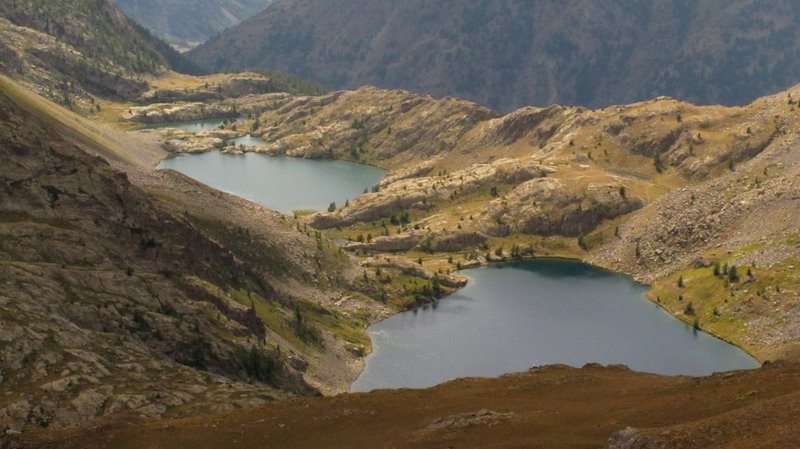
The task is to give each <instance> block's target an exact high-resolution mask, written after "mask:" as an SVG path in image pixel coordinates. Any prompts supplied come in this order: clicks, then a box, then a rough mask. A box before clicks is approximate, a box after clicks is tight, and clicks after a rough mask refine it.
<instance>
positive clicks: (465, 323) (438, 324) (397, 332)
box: [351, 259, 759, 392]
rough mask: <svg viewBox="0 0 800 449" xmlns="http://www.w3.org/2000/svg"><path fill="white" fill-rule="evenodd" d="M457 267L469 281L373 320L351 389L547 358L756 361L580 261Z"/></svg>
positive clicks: (701, 363) (695, 363)
mask: <svg viewBox="0 0 800 449" xmlns="http://www.w3.org/2000/svg"><path fill="white" fill-rule="evenodd" d="M461 274H463V275H464V276H466V277H467V278H468V279H469V284H468V285H467V287H466V288H464V289H463V290H460V291H459V292H457V293H455V294H452V295H450V296H448V297H447V298H445V299H443V300H441V301H438V302H436V303H433V304H431V305H429V306H427V307H424V308H421V309H418V310H415V311H409V312H404V313H401V314H399V315H395V316H393V317H391V318H389V319H387V320H385V321H383V322H380V323H378V324H375V325H373V326H371V327H370V328H369V330H368V332H369V335H370V338H372V343H373V349H374V350H373V352H372V354H370V355H369V356H368V357H367V359H366V368H365V370H364V372H363V373H362V375H361V377H359V378H358V380H357V381H356V382H355V383H353V384H352V386H351V390H352V391H354V392H356V391H370V390H373V389H379V388H403V387H412V388H418V387H419V388H422V387H428V386H431V385H435V384H438V383H441V382H444V381H448V380H452V379H456V378H461V377H473V376H478V377H491V376H498V375H502V374H505V373H510V372H517V371H525V370H527V369H529V368H531V367H535V366H543V365H551V364H566V365H571V366H576V367H580V366H583V365H585V364H587V363H601V364H606V365H607V364H624V365H627V366H629V367H630V368H631V369H634V370H636V371H644V372H652V373H660V374H670V375H677V374H685V375H698V376H700V375H709V374H711V373H713V372H719V371H730V370H736V369H746V368H756V367H758V366H759V363H758V362H757V361H756V360H755V359H753V358H752V357H750V356H749V355H748V354H746V353H745V352H744V351H742V350H740V349H739V348H737V347H735V346H733V345H730V344H728V343H726V342H724V341H722V340H719V339H717V338H715V337H712V336H711V335H708V334H706V333H704V332H699V331H696V330H695V329H693V328H692V327H691V326H688V325H686V324H685V323H683V322H681V321H679V320H677V319H676V318H674V317H672V316H670V315H669V314H668V313H666V312H665V311H663V310H662V309H660V308H659V307H657V306H656V305H655V304H653V303H651V302H649V301H648V300H647V299H646V298H645V297H644V294H645V292H646V290H647V288H646V287H645V286H642V285H639V284H636V283H634V282H632V281H631V280H630V279H629V278H627V277H625V276H621V275H618V274H614V273H610V272H607V271H604V270H600V269H597V268H594V267H591V266H589V265H586V264H583V263H580V262H573V261H566V260H552V259H540V260H535V261H528V262H513V263H507V264H501V265H494V266H490V267H485V268H479V269H471V270H465V271H463V272H461Z"/></svg>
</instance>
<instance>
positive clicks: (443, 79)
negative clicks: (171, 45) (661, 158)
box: [189, 0, 800, 111]
mask: <svg viewBox="0 0 800 449" xmlns="http://www.w3.org/2000/svg"><path fill="white" fill-rule="evenodd" d="M798 17H800V6H798V4H797V2H793V1H790V0H779V1H766V0H737V1H733V2H731V1H727V0H699V1H687V0H657V1H652V2H651V1H643V0H629V1H625V2H620V1H616V0H602V1H599V2H588V1H585V0H570V1H567V2H561V1H558V2H557V1H553V0H547V1H541V2H525V1H519V0H500V1H471V2H462V1H455V0H437V1H433V2H431V1H424V0H412V1H404V2H394V1H393V2H389V1H378V2H376V1H369V0H337V1H327V0H281V1H279V2H278V3H276V4H275V5H273V6H272V7H271V8H269V9H268V10H265V11H263V12H262V13H261V14H259V15H258V16H256V17H254V18H252V19H249V20H247V21H245V22H244V23H242V24H240V25H238V26H236V27H234V28H231V29H229V30H227V31H225V32H223V33H222V34H221V35H219V36H216V37H214V38H212V39H211V40H209V42H207V43H206V44H204V45H202V46H200V47H199V48H197V49H195V50H194V51H192V52H191V53H190V54H189V57H190V58H191V59H192V60H193V61H195V62H196V63H197V64H200V65H204V66H206V67H211V68H215V69H220V68H224V67H239V68H273V69H278V70H283V71H287V72H290V73H293V74H295V75H298V76H300V77H303V78H307V79H312V80H315V81H319V82H321V83H322V84H323V85H325V86H326V87H329V88H355V87H359V86H362V85H365V84H374V85H378V86H380V87H391V88H405V89H411V90H416V91H422V92H427V93H431V94H434V95H437V96H445V95H453V96H458V97H460V98H465V99H469V100H473V101H477V102H479V103H481V104H485V105H489V106H491V107H493V108H496V109H499V110H501V111H509V110H512V109H514V108H517V107H521V106H525V105H548V104H554V103H559V104H579V105H583V106H592V107H594V106H606V105H608V104H612V103H630V102H633V101H638V100H642V99H646V98H652V97H655V96H657V95H669V96H673V97H677V98H680V99H682V100H688V101H692V102H695V103H718V102H719V103H725V104H740V103H744V102H747V101H749V100H751V99H753V98H756V97H758V96H761V95H765V94H769V93H773V92H775V91H778V90H780V89H784V88H787V87H789V86H790V85H792V84H794V83H795V82H797V76H796V73H797V72H798V71H799V70H800V36H798V30H797V28H796V27H795V26H794V25H793V24H794V23H795V22H796V21H797V19H798Z"/></svg>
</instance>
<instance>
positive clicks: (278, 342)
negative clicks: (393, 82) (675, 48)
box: [0, 0, 800, 449]
mask: <svg viewBox="0 0 800 449" xmlns="http://www.w3.org/2000/svg"><path fill="white" fill-rule="evenodd" d="M217 3H221V2H217ZM284 3H286V2H281V1H279V2H278V5H276V6H274V7H271V8H270V9H269V10H268V11H267V13H268V14H273V13H275V11H280V10H281V7H282V6H281V5H283V4H284ZM59 11H63V13H59ZM739 12H741V11H739ZM728 13H731V11H727V12H726V14H728ZM737 14H738V13H737ZM0 16H3V17H4V18H2V19H0V36H2V40H0V54H2V55H3V58H2V59H0V153H2V154H1V156H2V161H3V163H2V165H0V449H23V448H24V449H29V448H30V449H44V448H56V447H58V448H70V447H76V448H77V447H81V448H94V447H96V448H100V447H108V448H111V447H113V448H125V447H143V446H145V447H199V448H205V447H208V448H211V447H223V446H224V447H228V446H230V445H233V446H234V447H282V448H286V447H463V446H468V447H565V448H567V447H570V448H595V447H604V445H605V447H606V448H609V449H665V448H668V447H676V446H677V447H686V448H694V447H697V448H701V447H703V448H705V447H719V448H723V447H724V448H742V449H744V448H751V447H753V448H754V447H776V448H784V447H793V446H794V445H796V443H798V441H800V433H798V431H797V429H795V428H794V426H792V425H791V423H793V422H795V421H796V418H797V411H798V401H797V396H798V391H800V390H799V388H800V375H798V374H800V372H798V367H797V363H798V361H800V275H799V274H798V273H800V271H798V269H797V267H798V264H799V263H800V208H798V207H797V206H798V203H800V193H799V192H800V185H798V183H800V151H798V148H800V142H798V140H797V139H798V135H800V85H799V86H795V87H791V88H789V89H787V90H784V91H780V92H777V93H774V94H772V95H769V96H764V97H761V98H758V99H755V100H753V101H752V102H750V103H748V104H746V105H741V106H717V105H715V106H702V105H695V104H692V103H689V102H686V101H681V100H677V99H673V98H670V97H663V96H659V97H655V98H652V99H649V100H646V101H641V102H636V103H629V104H620V105H613V106H607V107H599V108H586V107H581V106H570V105H557V104H556V105H550V106H546V107H536V106H525V107H522V108H520V109H516V110H513V111H511V112H508V113H499V112H497V111H495V110H493V109H491V108H489V107H486V106H483V105H480V104H477V103H474V102H471V101H468V100H463V99H459V98H454V97H445V98H437V97H434V96H430V95H427V94H421V93H415V92H411V91H405V90H396V89H384V88H378V87H373V86H363V87H357V88H354V89H352V90H341V91H328V90H326V89H325V88H324V87H322V86H321V85H319V84H316V83H313V82H308V81H304V80H301V79H299V78H295V77H293V76H291V75H285V74H281V73H278V72H271V71H239V70H228V71H225V72H218V73H214V74H209V75H203V74H201V73H200V69H198V68H197V67H196V66H194V65H193V64H191V63H190V62H188V61H187V60H186V59H185V58H184V57H183V56H182V55H180V54H178V53H177V52H175V51H174V50H172V49H170V48H169V47H167V46H166V44H164V43H163V42H161V41H159V40H158V39H156V38H154V37H152V36H150V35H149V33H148V32H147V31H146V30H144V29H143V28H141V27H140V26H138V25H137V24H136V23H134V22H131V21H130V19H127V17H125V16H124V14H123V13H122V12H121V11H120V10H119V9H117V7H116V6H115V5H114V4H113V3H111V2H110V1H106V0H99V1H98V2H96V4H93V3H92V2H87V1H83V0H81V1H80V2H78V3H77V4H74V5H73V4H71V3H70V2H65V1H63V0H46V1H45V2H44V3H43V4H42V5H39V6H36V7H33V6H31V5H29V4H28V3H25V2H20V1H18V0H11V1H10V2H8V3H4V4H3V5H0ZM50 16H53V19H46V18H47V17H50ZM726 17H727V16H726ZM246 23H247V22H246ZM81 27H84V28H86V31H85V32H83V31H81ZM202 51H205V50H202V49H201V50H199V51H198V52H195V53H194V55H197V54H202ZM193 57H194V56H193ZM179 71H180V72H182V73H179ZM600 364H603V365H608V366H601V365H600ZM623 365H625V366H623ZM634 370H635V371H634ZM714 373H717V374H714ZM473 376H486V377H485V378H478V377H473ZM495 376H501V377H495ZM492 377H494V378H492ZM442 382H445V383H444V384H442ZM408 388H415V389H413V390H411V389H408ZM500 435H502V436H503V437H502V438H501V437H499V436H500Z"/></svg>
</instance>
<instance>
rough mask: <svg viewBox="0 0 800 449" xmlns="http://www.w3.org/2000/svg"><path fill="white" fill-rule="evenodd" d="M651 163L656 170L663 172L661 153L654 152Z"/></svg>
mask: <svg viewBox="0 0 800 449" xmlns="http://www.w3.org/2000/svg"><path fill="white" fill-rule="evenodd" d="M653 165H654V166H655V167H656V171H657V172H659V173H664V169H665V168H666V167H665V166H664V161H663V160H662V159H661V153H656V155H655V156H654V157H653Z"/></svg>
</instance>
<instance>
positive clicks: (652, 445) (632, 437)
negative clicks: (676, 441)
mask: <svg viewBox="0 0 800 449" xmlns="http://www.w3.org/2000/svg"><path fill="white" fill-rule="evenodd" d="M668 447H670V444H669V442H666V441H655V440H653V439H651V438H648V437H646V436H644V435H642V434H641V433H639V431H638V430H636V429H633V428H630V427H628V428H627V429H625V430H620V431H619V432H615V433H614V435H612V436H611V438H610V439H609V440H608V444H606V449H666V448H668Z"/></svg>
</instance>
